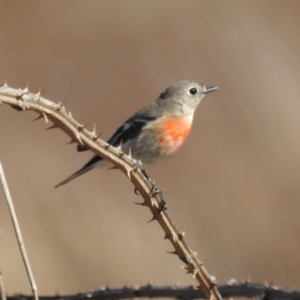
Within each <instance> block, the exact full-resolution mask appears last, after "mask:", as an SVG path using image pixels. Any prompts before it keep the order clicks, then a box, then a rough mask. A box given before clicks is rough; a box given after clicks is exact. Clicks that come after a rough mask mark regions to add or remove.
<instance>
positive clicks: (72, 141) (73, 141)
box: [66, 138, 77, 145]
mask: <svg viewBox="0 0 300 300" xmlns="http://www.w3.org/2000/svg"><path fill="white" fill-rule="evenodd" d="M73 143H77V141H76V140H75V139H73V138H72V139H71V141H70V142H68V143H66V145H70V144H73Z"/></svg>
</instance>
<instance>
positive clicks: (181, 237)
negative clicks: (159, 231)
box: [178, 231, 185, 241]
mask: <svg viewBox="0 0 300 300" xmlns="http://www.w3.org/2000/svg"><path fill="white" fill-rule="evenodd" d="M184 236H185V231H183V232H181V233H179V234H178V239H179V241H182V239H183V238H184Z"/></svg>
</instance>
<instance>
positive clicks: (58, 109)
mask: <svg viewBox="0 0 300 300" xmlns="http://www.w3.org/2000/svg"><path fill="white" fill-rule="evenodd" d="M64 108H65V103H64V102H58V103H57V105H56V107H55V109H56V111H61V110H62V109H64Z"/></svg>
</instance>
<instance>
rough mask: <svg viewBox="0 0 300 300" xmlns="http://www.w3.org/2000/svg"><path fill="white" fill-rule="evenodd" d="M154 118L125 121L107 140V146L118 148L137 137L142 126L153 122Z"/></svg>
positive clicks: (136, 118)
mask: <svg viewBox="0 0 300 300" xmlns="http://www.w3.org/2000/svg"><path fill="white" fill-rule="evenodd" d="M155 119H156V118H155V117H135V118H131V119H129V120H127V121H126V122H125V123H124V124H123V125H122V126H120V127H119V128H118V129H117V131H116V132H115V133H114V134H113V135H112V136H111V137H110V138H109V140H108V141H107V143H108V144H111V145H112V146H114V147H118V146H119V145H120V144H125V143H126V142H127V141H129V140H132V139H134V138H135V137H137V136H138V135H139V134H140V133H141V131H142V129H143V127H144V126H146V125H147V124H148V122H149V121H153V120H155Z"/></svg>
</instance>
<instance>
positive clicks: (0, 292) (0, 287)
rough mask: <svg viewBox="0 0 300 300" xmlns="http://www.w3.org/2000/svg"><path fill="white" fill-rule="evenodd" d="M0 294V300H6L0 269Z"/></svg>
mask: <svg viewBox="0 0 300 300" xmlns="http://www.w3.org/2000/svg"><path fill="white" fill-rule="evenodd" d="M0 296H1V300H6V294H5V287H4V282H3V277H2V273H1V271H0Z"/></svg>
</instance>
